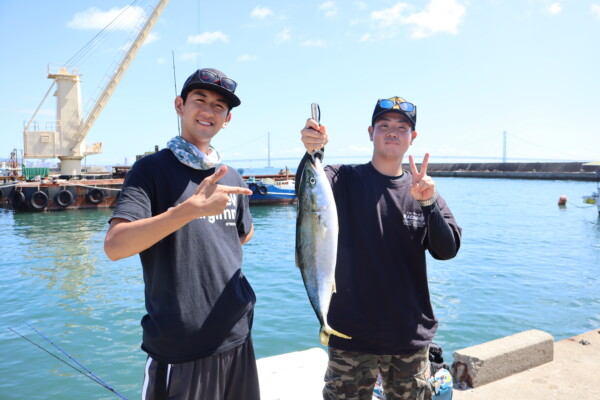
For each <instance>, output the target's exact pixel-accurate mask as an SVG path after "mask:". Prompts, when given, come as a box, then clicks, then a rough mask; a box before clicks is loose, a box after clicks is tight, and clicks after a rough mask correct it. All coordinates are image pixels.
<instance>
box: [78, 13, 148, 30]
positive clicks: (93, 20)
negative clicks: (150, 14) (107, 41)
mask: <svg viewBox="0 0 600 400" xmlns="http://www.w3.org/2000/svg"><path fill="white" fill-rule="evenodd" d="M126 8H129V9H128V10H127V11H125V9H126ZM124 11H125V12H124ZM121 13H122V15H121ZM117 17H118V18H117ZM115 18H117V19H116V20H115ZM113 20H115V21H114V22H112V23H111V21H113ZM145 20H146V13H145V12H144V10H143V9H142V8H141V7H124V8H111V9H110V10H108V11H102V10H100V9H99V8H97V7H91V8H88V9H87V10H85V11H82V12H79V13H77V14H75V16H73V19H71V20H70V21H69V22H67V26H68V27H69V28H72V29H103V28H105V27H106V28H107V29H108V30H117V29H121V30H128V31H129V30H132V29H133V28H135V27H136V26H138V25H139V24H140V23H142V22H143V21H145ZM109 24H111V25H110V26H108V25H109Z"/></svg>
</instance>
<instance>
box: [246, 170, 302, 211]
mask: <svg viewBox="0 0 600 400" xmlns="http://www.w3.org/2000/svg"><path fill="white" fill-rule="evenodd" d="M245 182H246V186H248V189H250V190H252V195H251V196H250V204H251V205H261V204H263V205H267V204H295V203H296V202H297V201H298V197H297V196H296V189H295V181H294V179H291V178H290V177H289V176H287V177H283V178H282V179H281V178H280V179H275V178H273V177H271V176H262V177H261V176H258V177H256V176H251V177H247V178H246V179H245Z"/></svg>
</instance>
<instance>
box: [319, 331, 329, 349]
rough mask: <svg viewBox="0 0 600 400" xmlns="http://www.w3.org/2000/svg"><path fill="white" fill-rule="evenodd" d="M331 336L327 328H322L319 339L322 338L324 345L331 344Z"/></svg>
mask: <svg viewBox="0 0 600 400" xmlns="http://www.w3.org/2000/svg"><path fill="white" fill-rule="evenodd" d="M329 336H330V335H329V333H327V332H325V330H324V329H322V328H321V332H319V339H320V340H321V344H322V345H323V346H329Z"/></svg>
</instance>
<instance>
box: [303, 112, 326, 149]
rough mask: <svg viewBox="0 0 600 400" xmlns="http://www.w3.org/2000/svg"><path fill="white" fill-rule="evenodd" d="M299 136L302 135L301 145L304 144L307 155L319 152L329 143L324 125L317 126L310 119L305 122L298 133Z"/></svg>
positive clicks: (317, 124) (315, 122) (316, 123)
mask: <svg viewBox="0 0 600 400" xmlns="http://www.w3.org/2000/svg"><path fill="white" fill-rule="evenodd" d="M300 134H301V135H302V139H301V140H302V143H304V147H305V148H306V151H307V152H308V153H309V154H312V153H313V152H315V151H318V150H321V149H322V148H323V147H325V145H326V144H327V142H328V141H329V136H328V135H327V129H326V128H325V125H319V123H318V122H317V121H315V120H314V119H312V118H309V119H308V120H307V121H306V125H305V126H304V129H302V130H301V131H300Z"/></svg>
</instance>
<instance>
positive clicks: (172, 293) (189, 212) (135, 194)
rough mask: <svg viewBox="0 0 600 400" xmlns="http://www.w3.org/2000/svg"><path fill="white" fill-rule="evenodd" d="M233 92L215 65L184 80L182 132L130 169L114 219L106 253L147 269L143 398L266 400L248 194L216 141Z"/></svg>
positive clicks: (234, 101)
mask: <svg viewBox="0 0 600 400" xmlns="http://www.w3.org/2000/svg"><path fill="white" fill-rule="evenodd" d="M236 86H237V84H236V83H235V82H234V81H233V80H232V79H230V78H228V77H227V76H226V75H225V74H223V73H222V72H220V71H217V70H215V69H210V68H207V69H202V70H198V71H196V72H194V73H193V74H192V75H191V76H190V77H189V78H188V80H187V81H186V82H185V84H184V86H183V89H182V91H181V95H180V96H177V97H176V99H175V110H176V112H177V114H178V115H179V116H180V118H181V127H182V130H181V136H176V137H174V138H173V139H171V140H170V141H169V143H168V144H167V148H166V149H163V150H161V151H158V152H157V153H154V154H152V155H148V156H145V157H143V158H141V159H140V160H138V161H137V162H136V163H135V164H134V166H133V167H132V169H131V171H130V172H129V173H128V175H127V177H126V178H125V182H124V184H123V190H122V193H121V195H120V197H119V201H118V204H117V207H116V209H115V212H114V214H113V216H112V218H111V220H110V228H109V230H108V232H107V234H106V239H105V246H104V247H105V251H106V254H107V255H108V257H109V258H110V259H111V260H118V259H121V258H125V257H129V256H132V255H135V254H138V253H139V255H140V259H141V262H142V267H143V271H144V283H145V303H146V310H147V314H146V315H145V316H144V317H143V318H142V327H143V333H144V334H143V342H142V349H143V350H144V351H145V352H146V353H148V360H147V362H146V373H145V381H144V387H143V398H144V399H148V400H151V399H152V400H154V399H167V398H169V399H198V400H200V399H231V400H233V399H251V400H258V399H259V398H260V395H259V387H258V374H257V370H256V360H255V355H254V349H253V346H252V339H251V335H250V332H251V328H252V319H253V310H254V303H255V300H256V298H255V296H254V292H253V290H252V288H251V287H250V285H249V283H248V281H247V280H246V278H245V277H244V275H243V274H242V270H241V266H242V247H241V246H242V244H244V243H246V242H248V241H249V240H250V238H251V237H252V234H253V232H254V228H253V225H252V217H251V215H250V211H249V200H248V195H250V194H251V193H252V192H251V191H250V190H248V189H247V188H246V185H245V183H244V181H243V179H242V177H241V176H240V175H239V174H238V173H237V172H236V171H235V170H234V169H232V168H227V167H226V166H224V165H219V164H220V157H219V154H218V152H217V151H216V149H214V148H213V147H212V146H211V144H210V142H211V139H212V138H213V137H214V136H215V135H216V134H217V133H218V132H219V131H220V129H222V128H224V127H225V126H226V125H227V124H228V123H229V121H230V120H231V113H230V111H231V109H232V108H233V107H236V106H238V105H240V100H239V98H238V97H237V96H236V95H235V88H236Z"/></svg>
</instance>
